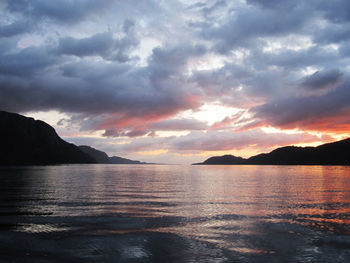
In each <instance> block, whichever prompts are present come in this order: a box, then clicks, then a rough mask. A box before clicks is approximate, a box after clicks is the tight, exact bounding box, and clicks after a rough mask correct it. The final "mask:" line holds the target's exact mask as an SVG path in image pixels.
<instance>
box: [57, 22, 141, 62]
mask: <svg viewBox="0 0 350 263" xmlns="http://www.w3.org/2000/svg"><path fill="white" fill-rule="evenodd" d="M133 27H134V23H133V22H132V21H130V20H126V21H125V22H124V25H123V29H124V33H125V34H126V36H125V37H123V38H120V39H115V38H114V37H113V34H112V32H105V33H98V34H95V35H93V36H91V37H86V38H81V39H76V38H72V37H66V38H61V39H60V40H59V44H58V47H57V52H58V53H59V54H65V55H74V56H78V57H85V56H101V57H103V58H104V59H107V60H117V61H120V62H125V61H128V60H129V59H130V56H129V54H128V52H130V51H131V50H132V49H133V48H135V47H137V46H138V44H139V41H138V39H137V38H136V37H135V35H134V32H133Z"/></svg>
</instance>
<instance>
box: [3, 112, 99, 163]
mask: <svg viewBox="0 0 350 263" xmlns="http://www.w3.org/2000/svg"><path fill="white" fill-rule="evenodd" d="M59 163H95V161H94V160H93V159H92V158H91V157H90V156H88V155H87V154H85V153H83V152H82V151H81V150H80V149H79V148H78V147H77V146H75V145H74V144H71V143H68V142H66V141H64V140H62V139H61V138H60V137H59V136H58V135H57V133H56V131H55V129H54V128H52V127H51V126H50V125H48V124H47V123H45V122H43V121H40V120H34V119H33V118H27V117H24V116H22V115H19V114H15V113H9V112H5V111H0V165H42V164H59Z"/></svg>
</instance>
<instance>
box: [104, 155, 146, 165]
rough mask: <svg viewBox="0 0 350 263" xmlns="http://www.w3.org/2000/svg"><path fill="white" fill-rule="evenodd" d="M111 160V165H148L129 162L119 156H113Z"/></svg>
mask: <svg viewBox="0 0 350 263" xmlns="http://www.w3.org/2000/svg"><path fill="white" fill-rule="evenodd" d="M109 159H110V160H111V163H113V164H147V163H145V162H140V161H134V160H129V159H126V158H122V157H119V156H112V157H110V158H109Z"/></svg>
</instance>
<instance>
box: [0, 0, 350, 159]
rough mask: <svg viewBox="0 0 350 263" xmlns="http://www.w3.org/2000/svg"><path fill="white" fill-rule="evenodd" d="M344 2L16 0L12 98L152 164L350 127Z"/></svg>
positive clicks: (11, 16)
mask: <svg viewBox="0 0 350 263" xmlns="http://www.w3.org/2000/svg"><path fill="white" fill-rule="evenodd" d="M340 2H342V1H340ZM322 3H323V2H322ZM342 5H346V4H344V3H343V4H335V5H334V6H333V5H329V4H326V3H323V4H321V3H319V4H315V3H314V2H313V1H311V2H307V3H306V2H305V3H304V2H299V1H296V2H295V3H294V2H291V1H281V2H280V1H256V0H247V1H213V2H210V1H207V2H206V1H178V0H171V1H149V2H147V1H146V2H145V1H137V3H136V2H135V1H110V0H104V1H86V2H84V1H78V2H76V3H74V1H73V2H72V1H63V3H62V5H57V4H54V2H53V1H52V2H50V1H48V2H45V4H44V2H43V1H33V2H31V1H22V2H21V3H19V2H18V3H17V1H4V2H3V3H1V4H0V12H1V14H2V18H1V19H0V37H1V44H0V61H1V65H0V107H1V110H5V111H10V112H17V113H21V114H23V115H26V116H31V117H34V118H36V119H41V120H43V121H46V122H47V123H49V124H50V125H52V126H54V127H55V129H56V131H57V133H58V134H59V135H60V136H62V137H63V138H64V139H66V140H68V141H69V142H72V143H75V144H87V145H91V146H93V147H95V148H97V149H100V150H102V151H105V152H107V153H108V154H110V155H118V156H123V157H126V158H131V159H142V160H145V161H149V162H166V163H193V162H197V161H201V160H203V159H204V158H206V157H209V156H212V155H223V154H234V155H239V156H243V157H249V156H250V155H253V154H257V153H261V152H268V151H270V150H272V149H274V148H276V147H279V146H285V145H297V146H316V145H319V144H322V143H325V142H330V141H335V140H339V139H343V138H347V137H349V135H350V117H349V116H350V103H349V101H350V89H349V83H350V82H349V70H350V67H349V56H350V52H349V48H348V46H349V43H348V39H349V38H348V35H349V33H348V32H349V30H348V22H349V16H348V15H346V14H345V13H344V12H342V10H340V11H339V10H338V8H342ZM68 10H69V11H68Z"/></svg>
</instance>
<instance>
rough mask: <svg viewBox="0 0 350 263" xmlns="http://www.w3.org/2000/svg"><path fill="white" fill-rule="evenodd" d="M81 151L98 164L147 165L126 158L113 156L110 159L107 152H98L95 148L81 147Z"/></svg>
mask: <svg viewBox="0 0 350 263" xmlns="http://www.w3.org/2000/svg"><path fill="white" fill-rule="evenodd" d="M79 148H80V150H82V151H83V152H84V153H86V154H88V155H89V156H90V157H92V158H93V159H94V160H96V162H97V163H106V164H108V163H109V164H146V163H144V162H140V161H134V160H129V159H126V158H122V157H119V156H112V157H108V155H107V154H106V153H105V152H102V151H100V150H97V149H95V148H93V147H90V146H86V145H80V146H79Z"/></svg>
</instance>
